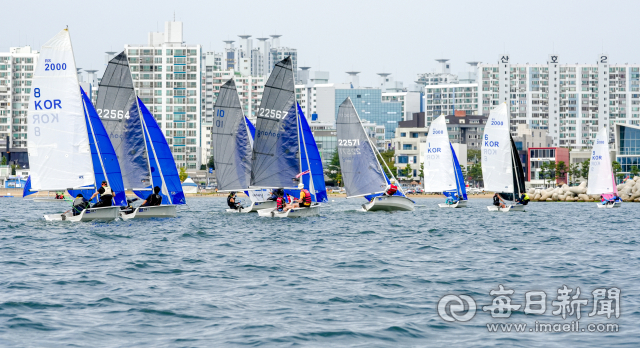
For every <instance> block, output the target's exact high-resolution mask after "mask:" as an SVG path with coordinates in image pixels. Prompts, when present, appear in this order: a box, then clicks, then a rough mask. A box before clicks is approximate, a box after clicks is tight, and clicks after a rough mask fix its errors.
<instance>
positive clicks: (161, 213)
mask: <svg viewBox="0 0 640 348" xmlns="http://www.w3.org/2000/svg"><path fill="white" fill-rule="evenodd" d="M176 211H177V206H175V205H157V206H152V207H137V208H136V209H135V210H134V211H133V213H131V214H125V212H123V211H121V212H120V217H121V218H122V220H131V219H149V218H172V217H176V215H177V213H176Z"/></svg>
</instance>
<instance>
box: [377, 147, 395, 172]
mask: <svg viewBox="0 0 640 348" xmlns="http://www.w3.org/2000/svg"><path fill="white" fill-rule="evenodd" d="M395 155H396V152H395V151H394V150H387V151H382V152H381V153H380V156H378V160H379V161H380V164H381V165H382V169H383V170H384V172H385V173H386V174H387V177H389V178H391V177H392V176H395V175H393V173H397V172H398V169H397V168H396V166H395V161H394V158H395ZM385 163H386V164H387V165H386V166H385V165H384V164H385ZM387 167H389V170H391V172H389V170H387Z"/></svg>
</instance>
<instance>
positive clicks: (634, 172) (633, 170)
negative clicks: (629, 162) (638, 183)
mask: <svg viewBox="0 0 640 348" xmlns="http://www.w3.org/2000/svg"><path fill="white" fill-rule="evenodd" d="M629 173H630V174H631V177H632V178H633V177H634V176H638V174H639V173H640V169H638V167H637V166H631V168H629Z"/></svg>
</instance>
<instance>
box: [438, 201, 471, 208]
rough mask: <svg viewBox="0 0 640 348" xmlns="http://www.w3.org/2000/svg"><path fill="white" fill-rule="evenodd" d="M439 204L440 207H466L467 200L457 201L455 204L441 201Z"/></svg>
mask: <svg viewBox="0 0 640 348" xmlns="http://www.w3.org/2000/svg"><path fill="white" fill-rule="evenodd" d="M438 206H439V207H440V208H466V207H467V201H457V202H456V203H455V204H447V203H440V204H438Z"/></svg>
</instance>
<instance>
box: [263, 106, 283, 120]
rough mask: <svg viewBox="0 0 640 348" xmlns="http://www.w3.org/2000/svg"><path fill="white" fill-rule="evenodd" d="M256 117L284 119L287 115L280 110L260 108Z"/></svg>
mask: <svg viewBox="0 0 640 348" xmlns="http://www.w3.org/2000/svg"><path fill="white" fill-rule="evenodd" d="M258 116H260V117H269V118H277V119H283V118H285V116H287V113H286V112H284V111H281V110H273V109H265V108H260V109H258Z"/></svg>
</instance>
